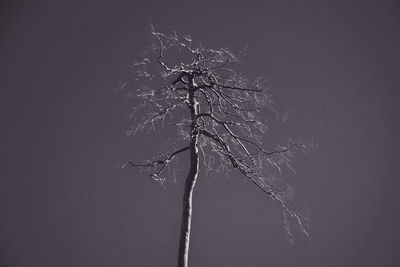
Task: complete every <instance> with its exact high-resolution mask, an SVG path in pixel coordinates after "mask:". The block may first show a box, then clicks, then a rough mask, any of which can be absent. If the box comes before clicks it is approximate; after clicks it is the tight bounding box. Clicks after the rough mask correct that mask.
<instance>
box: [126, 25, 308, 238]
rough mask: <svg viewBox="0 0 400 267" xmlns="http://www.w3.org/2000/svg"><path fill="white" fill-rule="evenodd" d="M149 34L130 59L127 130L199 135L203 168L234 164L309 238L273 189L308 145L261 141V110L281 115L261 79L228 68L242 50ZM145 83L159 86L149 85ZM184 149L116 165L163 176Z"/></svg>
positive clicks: (288, 195)
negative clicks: (169, 129) (131, 100)
mask: <svg viewBox="0 0 400 267" xmlns="http://www.w3.org/2000/svg"><path fill="white" fill-rule="evenodd" d="M152 34H153V36H154V38H155V40H156V43H155V44H154V45H152V46H151V47H150V48H149V50H148V51H147V53H146V56H147V57H146V58H144V59H143V60H142V61H140V62H136V63H135V64H134V65H135V67H136V68H137V72H136V80H135V82H138V81H143V80H145V81H146V83H145V85H143V86H141V87H140V88H139V89H137V90H136V92H135V93H134V97H135V99H136V100H139V101H140V102H139V103H137V105H135V106H134V107H133V109H132V116H131V118H132V121H133V124H132V127H131V129H130V131H129V134H136V133H138V132H140V131H143V130H146V129H154V128H155V127H156V126H157V125H159V124H162V125H165V124H166V123H168V124H169V125H175V126H176V127H177V129H178V132H179V136H180V137H181V138H182V139H184V140H185V139H189V138H191V136H192V135H195V134H196V135H198V136H199V143H198V146H199V150H200V151H201V155H202V164H203V167H204V168H205V169H206V170H229V169H230V168H233V169H236V170H237V171H239V172H240V173H241V174H242V175H243V177H245V178H247V179H248V180H249V181H250V182H251V183H253V184H254V185H255V186H257V188H259V189H260V190H261V191H262V192H263V193H265V194H267V195H268V196H270V197H271V198H272V199H274V200H276V201H277V202H278V203H279V204H280V205H281V207H282V208H283V211H284V221H285V225H288V220H287V215H289V216H290V217H291V218H293V219H295V220H296V221H297V223H298V225H299V226H300V229H301V230H302V231H303V233H304V234H306V235H307V236H308V232H307V230H306V226H305V225H304V223H303V220H302V218H301V216H299V215H298V214H297V213H296V212H294V211H293V210H292V209H290V208H289V207H288V206H287V203H288V201H289V200H291V199H292V198H293V189H292V188H291V187H288V188H286V189H285V190H279V189H278V187H277V182H276V181H277V179H276V177H277V175H278V174H279V173H280V172H281V169H282V167H283V166H285V167H287V168H291V166H290V162H291V159H292V157H293V155H294V153H296V152H297V151H299V150H304V149H307V147H308V145H306V144H305V143H302V142H294V141H291V140H289V141H288V143H287V144H286V145H284V146H277V147H273V148H270V149H267V148H265V147H264V146H263V139H264V138H265V133H266V131H267V130H268V125H267V123H266V121H265V114H263V113H262V112H265V110H267V111H269V112H272V114H274V116H278V115H283V114H281V113H279V112H278V111H276V109H275V108H274V105H273V101H272V99H271V96H270V95H269V94H268V92H267V90H266V87H265V85H264V81H263V80H262V79H256V80H254V81H249V80H248V79H247V78H246V77H245V76H244V75H242V74H240V73H238V72H237V71H235V70H234V69H233V68H232V67H233V65H234V64H235V63H237V62H238V61H240V59H241V57H242V56H244V52H239V53H234V52H232V51H231V50H229V49H227V48H219V49H210V48H204V47H202V46H194V45H193V43H192V39H191V37H190V36H183V37H179V36H178V35H177V34H176V33H173V34H172V35H165V34H163V33H160V32H157V31H156V30H155V29H154V28H153V30H152ZM151 83H154V84H160V83H163V84H166V85H165V86H161V87H150V86H149V84H151ZM190 93H192V94H194V96H195V99H196V103H194V106H192V107H191V108H195V109H196V117H195V118H194V120H195V126H196V127H195V130H194V131H193V130H190V129H192V128H191V127H190V126H191V125H192V122H193V119H192V118H190V117H189V118H188V116H187V109H188V107H190V105H193V103H189V98H188V97H189V94H190ZM185 112H186V113H185ZM188 149H189V147H188V146H185V147H182V148H174V149H173V151H172V152H169V153H166V154H163V155H161V157H159V158H156V159H153V160H148V161H145V162H142V163H134V162H132V161H128V162H126V163H125V164H124V165H123V166H122V167H125V166H128V165H130V166H133V167H142V168H143V167H144V168H148V170H149V171H150V175H151V177H152V178H153V179H155V180H157V181H164V180H165V178H164V176H163V172H164V171H165V169H167V168H168V167H169V166H170V164H171V162H172V161H174V160H175V159H176V157H177V156H178V155H179V154H181V153H183V152H185V151H186V150H188ZM287 230H289V229H288V228H287ZM288 234H289V235H290V231H288Z"/></svg>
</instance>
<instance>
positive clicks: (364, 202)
mask: <svg viewBox="0 0 400 267" xmlns="http://www.w3.org/2000/svg"><path fill="white" fill-rule="evenodd" d="M399 12H400V6H399V5H398V4H397V2H396V1H343V2H342V1H329V2H328V1H208V0H205V1H151V0H150V1H105V0H99V1H85V0H82V1H55V0H52V1H50V0H49V1H44V0H42V1H9V2H8V3H5V2H3V4H1V15H0V34H1V35H0V87H1V92H0V101H1V103H0V127H1V128H0V129H1V131H0V137H1V138H0V148H1V161H0V164H1V165H0V166H1V168H0V214H1V215H0V216H1V217H0V265H1V266H5V267H25V266H26V267H36V266H37V267H47V266H49V267H50V266H58V267H63V266H65V267H70V266H74V267H80V266H82V267H84V266H85V267H87V266H96V267H100V266H104V267H105V266H113V267H124V266H139V267H141V266H143V267H147V266H176V260H177V259H176V257H177V245H178V234H179V223H180V216H181V215H180V213H181V198H182V191H183V183H184V177H185V168H186V167H185V166H186V165H185V164H186V163H187V160H185V159H182V161H181V164H182V171H181V176H179V177H178V179H177V183H173V182H169V183H167V186H166V188H163V187H161V186H160V185H159V184H157V183H155V182H154V181H152V180H151V179H150V178H149V177H148V176H147V174H146V173H140V172H138V171H137V170H134V169H123V170H121V169H118V168H116V167H115V166H116V165H118V164H120V163H121V162H123V161H125V160H127V159H132V160H136V161H139V160H144V159H147V158H149V157H151V156H153V155H155V154H156V153H157V152H159V151H160V149H163V148H164V147H165V145H166V142H168V136H167V135H168V134H171V133H172V134H173V133H174V131H173V130H170V129H161V130H160V131H158V132H156V133H151V134H142V135H138V136H135V137H127V136H125V135H124V130H125V129H126V125H125V123H124V121H125V119H126V116H127V114H128V111H129V101H127V100H126V99H125V98H124V94H123V92H121V91H117V90H116V89H115V88H116V87H117V86H118V84H119V83H120V82H121V81H124V80H125V79H126V78H127V77H129V75H130V71H131V69H130V65H131V64H132V63H133V62H134V61H135V59H137V58H140V57H141V55H142V52H143V51H144V50H145V49H146V47H147V46H148V45H149V44H150V42H151V34H150V23H152V24H154V25H155V26H156V27H157V28H158V29H159V30H160V31H163V32H166V33H168V32H171V31H172V30H175V31H177V32H178V33H182V34H190V35H191V36H192V39H193V40H194V41H195V42H196V43H201V44H203V45H205V46H209V47H231V48H233V49H241V48H243V47H246V46H248V50H247V51H248V55H247V57H246V58H245V59H244V62H243V63H242V64H241V65H240V68H241V70H243V71H244V72H246V73H248V74H249V76H250V77H256V76H259V75H261V76H264V77H266V78H267V79H268V85H269V87H270V88H272V92H273V95H274V98H275V100H276V103H277V107H278V108H279V109H281V110H290V111H291V112H292V113H291V114H292V115H291V117H290V121H289V122H287V123H285V124H282V123H278V122H274V123H272V126H274V127H271V131H270V135H269V136H266V137H265V142H266V144H267V145H273V144H276V143H282V142H284V141H285V140H286V139H287V138H289V137H292V138H295V139H302V140H306V141H309V142H311V141H312V142H315V143H317V144H318V145H319V147H318V148H317V149H315V150H313V151H310V153H309V156H307V155H305V154H299V155H298V157H296V160H295V162H294V167H295V169H296V173H292V172H284V173H283V174H282V175H284V176H285V179H287V181H288V183H289V184H290V185H291V186H292V187H294V188H295V189H296V198H295V200H294V202H293V203H292V205H293V207H294V208H296V209H298V210H300V209H302V208H305V209H306V210H307V211H308V215H309V225H310V230H311V239H310V240H307V239H306V238H305V237H304V236H303V235H302V234H301V233H299V232H298V231H297V230H296V226H295V224H293V225H292V226H293V229H294V236H295V242H294V244H293V245H291V244H290V242H288V239H287V237H286V236H285V234H284V229H283V222H282V212H281V210H280V208H279V205H277V203H274V202H273V201H271V200H270V199H268V198H267V197H266V196H264V195H262V194H261V193H260V192H259V191H258V190H257V189H256V188H255V187H253V186H252V185H251V184H250V183H247V182H246V181H245V180H244V179H242V178H241V177H240V175H238V174H236V173H231V174H229V175H220V174H216V175H208V176H207V175H206V174H205V173H204V172H203V173H201V175H200V177H199V182H198V184H197V187H196V189H195V195H194V214H193V224H192V238H191V246H190V266H192V267H200V266H209V267H212V266H230V267H234V266H252V267H256V266H274V267H275V266H307V267H309V266H315V267H320V266H324V267H329V266H332V267H333V266H335V267H336V266H342V267H353V266H364V267H372V266H387V267H395V266H399V264H400V254H399V247H398V238H399V237H400V229H399V225H400V219H399V215H398V211H399V207H400V206H399V203H400V201H399V200H398V196H399V193H398V192H399V186H400V182H399V174H398V170H399V168H398V165H399V152H398V144H399V142H398V139H397V138H398V124H399V119H398V114H399V113H398V112H399V109H398V97H399V95H400V94H399V93H398V90H399V85H400V78H399V77H400V73H399V70H400V69H399V62H400V36H399V26H400V21H399V20H400V19H399V16H398V14H399Z"/></svg>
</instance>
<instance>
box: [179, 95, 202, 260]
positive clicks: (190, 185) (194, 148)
mask: <svg viewBox="0 0 400 267" xmlns="http://www.w3.org/2000/svg"><path fill="white" fill-rule="evenodd" d="M188 107H189V110H190V114H191V119H192V123H191V134H190V170H189V173H188V176H187V178H186V182H185V192H184V194H183V210H182V221H181V232H180V239H179V252H178V267H187V266H188V259H189V240H190V225H191V220H192V196H193V189H194V186H195V184H196V180H197V175H198V172H199V151H198V144H197V143H198V138H199V133H198V129H197V123H196V116H197V113H198V103H196V100H195V98H194V93H193V92H190V93H189V105H188Z"/></svg>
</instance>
